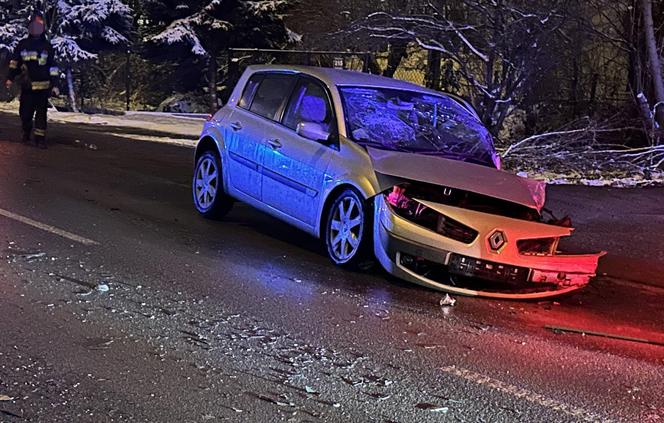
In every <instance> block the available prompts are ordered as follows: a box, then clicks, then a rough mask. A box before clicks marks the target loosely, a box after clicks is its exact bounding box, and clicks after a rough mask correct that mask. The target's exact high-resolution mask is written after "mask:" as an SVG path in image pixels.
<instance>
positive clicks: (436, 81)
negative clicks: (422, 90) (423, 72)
mask: <svg viewBox="0 0 664 423" xmlns="http://www.w3.org/2000/svg"><path fill="white" fill-rule="evenodd" d="M427 56H428V57H427V62H428V63H427V78H426V80H427V88H431V89H433V90H439V89H440V52H439V51H436V50H429V54H428V55H427Z"/></svg>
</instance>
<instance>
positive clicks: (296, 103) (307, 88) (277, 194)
mask: <svg viewBox="0 0 664 423" xmlns="http://www.w3.org/2000/svg"><path fill="white" fill-rule="evenodd" d="M332 110H333V109H332V107H331V102H330V98H329V96H328V94H327V90H326V89H325V87H324V86H323V85H322V83H320V82H319V81H317V80H315V79H313V78H309V77H300V78H299V79H298V82H297V84H296V85H295V89H294V90H293V94H292V95H291V97H290V100H289V102H288V105H287V107H286V109H285V111H284V114H283V118H282V120H281V123H282V125H274V126H273V127H272V128H271V130H270V132H269V133H267V134H266V138H267V139H266V145H267V147H266V149H265V156H264V159H263V166H264V167H263V186H262V199H263V202H264V203H266V204H268V205H269V206H271V207H273V208H275V209H277V210H278V211H280V212H283V213H285V214H287V215H288V216H290V217H292V218H295V219H297V220H299V221H301V222H303V223H305V224H306V225H310V226H313V225H314V224H315V222H316V218H317V213H318V205H319V203H320V197H319V196H320V193H321V191H322V188H323V184H324V177H325V171H326V170H327V166H328V164H329V162H330V159H331V157H332V154H334V153H336V150H335V149H334V148H333V147H330V146H329V145H326V144H325V143H324V142H321V141H315V140H311V139H307V138H304V137H302V136H300V135H298V134H297V133H296V131H295V130H296V128H297V125H298V124H299V123H301V122H311V123H317V124H319V125H320V126H321V127H322V128H323V129H325V130H326V131H327V132H329V133H334V132H336V123H335V122H336V120H335V117H334V113H333V111H332Z"/></svg>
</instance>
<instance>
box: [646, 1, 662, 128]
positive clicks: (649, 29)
mask: <svg viewBox="0 0 664 423" xmlns="http://www.w3.org/2000/svg"><path fill="white" fill-rule="evenodd" d="M641 11H642V12H643V31H644V32H645V40H646V48H647V51H648V62H649V63H648V64H649V66H650V73H651V74H652V75H651V76H652V86H653V92H654V94H655V103H662V102H664V75H662V63H661V61H660V58H659V52H658V51H657V41H656V39H655V26H654V24H653V19H652V0H641ZM655 119H656V120H657V123H658V124H659V126H660V127H664V103H662V105H660V107H659V108H658V109H657V114H656V115H655Z"/></svg>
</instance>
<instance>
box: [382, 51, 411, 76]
mask: <svg viewBox="0 0 664 423" xmlns="http://www.w3.org/2000/svg"><path fill="white" fill-rule="evenodd" d="M405 56H406V43H405V42H398V43H396V44H392V45H391V46H390V53H389V54H388V56H387V67H386V68H385V70H384V71H383V76H387V77H388V78H392V77H394V74H395V73H396V71H397V69H398V68H399V64H400V63H401V59H403V58H404V57H405Z"/></svg>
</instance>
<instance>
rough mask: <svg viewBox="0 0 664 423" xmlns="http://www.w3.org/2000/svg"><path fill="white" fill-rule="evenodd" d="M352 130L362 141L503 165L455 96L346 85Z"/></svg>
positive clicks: (487, 137) (346, 108) (487, 135)
mask: <svg viewBox="0 0 664 423" xmlns="http://www.w3.org/2000/svg"><path fill="white" fill-rule="evenodd" d="M339 91H340V93H341V98H342V104H343V108H344V114H345V117H346V125H347V129H348V134H349V136H350V138H351V139H353V140H354V141H356V142H357V143H359V144H364V145H370V146H372V147H377V148H382V149H386V150H394V151H407V152H412V153H419V154H431V155H436V156H441V157H445V158H449V159H455V160H461V161H465V162H471V163H476V164H480V165H485V166H491V167H498V164H497V160H496V158H497V154H496V151H495V148H494V145H493V138H492V136H491V134H490V133H489V131H488V129H486V127H484V125H483V124H482V122H481V121H479V119H477V117H475V116H474V115H473V114H472V113H471V112H469V111H468V110H466V109H465V108H464V107H463V106H462V105H461V104H459V103H458V102H457V101H456V100H454V99H453V98H451V97H448V96H445V95H440V96H435V95H428V94H424V93H418V92H414V91H405V90H396V89H388V88H369V87H340V90H339Z"/></svg>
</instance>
